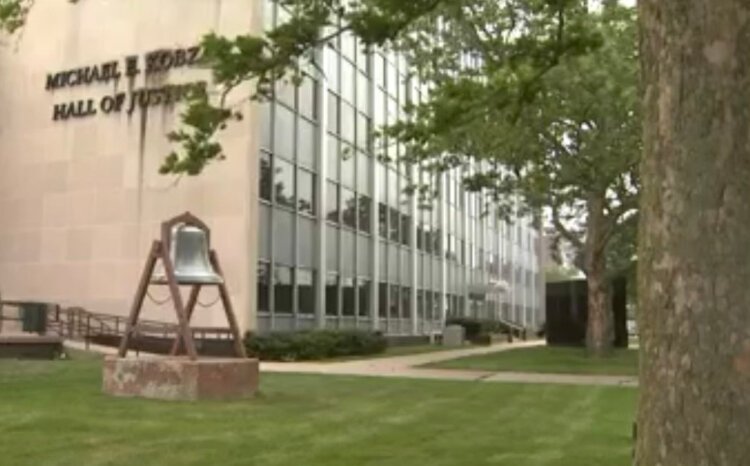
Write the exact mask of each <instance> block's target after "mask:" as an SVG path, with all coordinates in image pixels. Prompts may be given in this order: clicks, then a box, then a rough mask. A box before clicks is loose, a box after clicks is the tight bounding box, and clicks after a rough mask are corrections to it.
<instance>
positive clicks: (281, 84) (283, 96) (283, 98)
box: [276, 80, 297, 108]
mask: <svg viewBox="0 0 750 466" xmlns="http://www.w3.org/2000/svg"><path fill="white" fill-rule="evenodd" d="M296 94H297V88H296V86H295V85H294V84H292V83H291V82H289V81H288V80H283V81H278V82H277V83H276V100H278V101H279V102H283V103H285V104H286V105H288V106H289V107H290V108H295V103H296V102H295V100H296Z"/></svg>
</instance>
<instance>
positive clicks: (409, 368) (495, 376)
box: [260, 341, 638, 387]
mask: <svg viewBox="0 0 750 466" xmlns="http://www.w3.org/2000/svg"><path fill="white" fill-rule="evenodd" d="M544 344H545V343H544V342H543V341H529V342H518V343H503V344H499V345H493V346H488V347H482V348H467V349H458V350H449V351H436V352H432V353H421V354H414V355H405V356H393V357H385V358H377V359H362V360H356V361H345V362H288V363H285V362H262V363H261V365H260V368H261V371H262V372H283V373H303V374H329V375H356V376H369V377H404V378H414V379H433V380H463V381H477V382H505V383H534V384H563V385H600V386H626V387H635V386H638V381H637V379H636V378H635V377H627V376H611V375H575V374H539V373H525V372H489V371H473V370H454V369H434V368H423V367H419V366H422V365H425V364H432V363H436V362H441V361H448V360H451V359H457V358H462V357H466V356H476V355H481V354H489V353H497V352H501V351H508V350H512V349H517V348H530V347H534V346H543V345H544Z"/></svg>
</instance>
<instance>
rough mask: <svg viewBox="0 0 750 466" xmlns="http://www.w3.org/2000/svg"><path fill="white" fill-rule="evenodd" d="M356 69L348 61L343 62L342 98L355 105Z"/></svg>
mask: <svg viewBox="0 0 750 466" xmlns="http://www.w3.org/2000/svg"><path fill="white" fill-rule="evenodd" d="M356 79H357V77H356V76H355V75H354V67H353V66H352V65H351V63H349V62H348V61H346V60H341V98H342V99H344V100H345V101H347V102H349V103H351V104H353V103H354V81H355V80H356Z"/></svg>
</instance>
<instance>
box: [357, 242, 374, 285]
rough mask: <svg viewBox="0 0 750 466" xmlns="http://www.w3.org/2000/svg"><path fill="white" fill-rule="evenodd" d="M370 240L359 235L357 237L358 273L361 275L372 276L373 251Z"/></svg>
mask: <svg viewBox="0 0 750 466" xmlns="http://www.w3.org/2000/svg"><path fill="white" fill-rule="evenodd" d="M370 246H371V243H370V238H368V237H367V236H362V235H359V236H358V237H357V273H358V274H359V275H370V267H371V265H372V261H371V260H370V256H372V250H371V248H370Z"/></svg>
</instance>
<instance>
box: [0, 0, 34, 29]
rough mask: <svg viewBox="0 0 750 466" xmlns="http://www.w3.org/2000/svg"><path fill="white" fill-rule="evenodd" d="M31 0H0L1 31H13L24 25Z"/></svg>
mask: <svg viewBox="0 0 750 466" xmlns="http://www.w3.org/2000/svg"><path fill="white" fill-rule="evenodd" d="M32 3H33V2H32V1H30V0H0V32H8V33H13V32H15V31H16V30H18V29H19V28H20V27H21V26H23V23H24V20H25V19H26V13H28V11H29V8H30V7H31V4H32Z"/></svg>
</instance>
